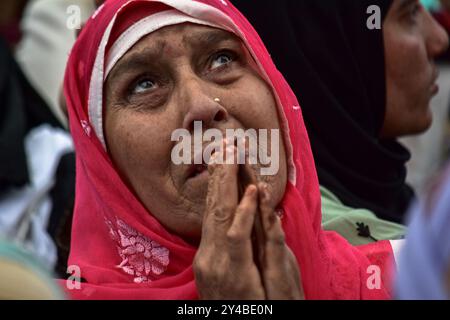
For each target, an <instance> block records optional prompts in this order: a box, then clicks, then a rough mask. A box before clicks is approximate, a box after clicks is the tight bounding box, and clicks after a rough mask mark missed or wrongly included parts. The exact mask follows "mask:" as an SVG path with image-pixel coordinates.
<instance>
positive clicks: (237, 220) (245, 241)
mask: <svg viewBox="0 0 450 320" xmlns="http://www.w3.org/2000/svg"><path fill="white" fill-rule="evenodd" d="M257 200H258V189H257V188H256V186H255V185H250V186H248V187H247V189H246V191H245V193H244V196H243V198H242V200H241V202H240V203H239V206H238V207H237V209H236V213H235V216H234V220H233V223H232V225H231V227H230V229H229V230H228V233H227V236H228V238H229V239H230V240H231V244H232V245H233V246H234V247H238V246H248V245H250V247H249V248H250V249H251V235H252V229H253V224H254V221H255V216H256V210H257V207H258V201H257Z"/></svg>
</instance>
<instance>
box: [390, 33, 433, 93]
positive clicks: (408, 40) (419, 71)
mask: <svg viewBox="0 0 450 320" xmlns="http://www.w3.org/2000/svg"><path fill="white" fill-rule="evenodd" d="M385 47H386V48H385V53H386V54H385V57H386V77H387V82H388V84H389V83H391V85H393V86H394V87H395V88H396V91H397V92H404V93H407V94H408V95H409V97H411V96H414V95H417V94H421V93H424V92H426V86H427V85H428V79H429V77H430V73H431V68H430V63H429V61H428V56H427V52H426V48H425V43H424V41H423V39H422V38H421V37H419V36H418V35H414V34H402V33H400V31H398V32H397V33H394V32H393V33H392V35H390V36H387V37H386V39H385Z"/></svg>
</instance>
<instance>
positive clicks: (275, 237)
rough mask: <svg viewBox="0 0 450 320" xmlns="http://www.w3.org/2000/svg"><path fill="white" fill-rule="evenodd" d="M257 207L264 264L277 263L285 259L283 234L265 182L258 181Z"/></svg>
mask: <svg viewBox="0 0 450 320" xmlns="http://www.w3.org/2000/svg"><path fill="white" fill-rule="evenodd" d="M258 191H259V195H260V197H259V209H260V212H261V224H262V229H263V233H264V242H265V243H264V244H265V264H278V263H281V261H283V260H284V259H285V254H286V251H285V249H286V248H285V245H286V242H285V234H284V231H283V228H282V225H281V220H280V218H279V217H278V215H277V214H276V213H275V209H274V207H273V204H272V203H271V198H270V194H269V191H268V187H267V184H265V183H260V184H259V185H258Z"/></svg>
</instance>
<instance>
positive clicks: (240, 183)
mask: <svg viewBox="0 0 450 320" xmlns="http://www.w3.org/2000/svg"><path fill="white" fill-rule="evenodd" d="M105 92H106V116H105V133H106V141H107V146H108V151H109V153H110V155H111V158H112V159H113V162H114V163H115V165H116V166H117V169H118V170H119V172H120V173H121V174H122V177H123V179H124V180H125V181H126V182H127V183H128V184H129V186H130V187H131V188H132V190H134V192H135V193H136V195H137V197H138V198H139V199H140V200H141V201H142V203H143V204H144V205H145V206H146V207H147V209H148V210H149V211H150V212H151V213H152V214H153V215H154V216H155V217H156V218H157V219H158V220H159V221H160V222H161V223H162V224H163V225H164V226H165V227H166V228H168V229H170V230H172V231H173V232H174V233H176V234H178V235H180V236H182V237H184V238H185V239H186V240H188V241H192V242H194V243H198V244H199V250H198V252H197V255H196V257H195V260H194V263H193V268H194V274H195V277H196V282H197V288H198V291H199V295H200V297H201V298H202V299H226V298H229V299H301V298H303V291H302V288H301V285H300V283H301V282H300V273H299V269H298V265H297V261H296V259H295V257H294V255H293V254H292V252H291V250H290V249H289V248H288V247H287V245H286V243H285V241H284V232H283V229H282V227H281V221H280V218H279V217H278V215H277V214H276V213H275V212H276V206H277V204H278V203H279V202H280V201H281V199H282V197H283V195H284V191H285V187H286V183H287V168H286V167H287V166H286V152H285V148H284V143H283V141H282V140H281V139H282V138H281V137H282V134H280V140H279V141H277V143H278V144H279V145H280V149H279V153H280V154H279V159H280V169H279V171H278V173H277V174H276V175H274V176H260V175H259V173H260V170H259V168H260V166H259V165H252V166H251V165H249V164H246V165H238V164H236V162H234V164H220V163H217V161H215V162H213V163H210V164H209V165H208V166H207V170H206V171H204V172H203V173H201V174H200V175H198V176H197V177H195V178H191V179H189V178H188V177H189V169H190V167H191V166H188V165H175V164H173V162H172V161H171V151H172V149H173V147H174V146H175V144H176V143H177V142H172V141H171V139H170V138H171V134H172V132H173V131H174V130H175V129H179V128H184V129H187V130H191V131H192V130H193V122H194V121H202V123H203V127H204V130H205V129H207V128H216V129H219V130H221V131H222V132H224V130H225V129H236V128H241V129H244V130H245V129H249V128H253V129H279V121H278V114H277V108H276V103H275V99H274V96H273V94H272V91H271V89H270V88H269V87H268V85H267V84H266V83H265V82H264V81H263V80H262V79H261V78H260V76H259V75H258V73H257V72H256V71H255V67H254V63H253V60H252V59H251V57H250V56H249V53H248V51H247V49H246V48H245V47H244V46H243V45H242V43H241V41H240V40H239V39H237V38H236V37H235V36H233V35H231V34H230V33H228V32H225V31H222V30H218V29H214V28H211V27H205V26H199V25H192V24H182V25H176V26H170V27H166V28H163V29H160V30H158V31H156V32H154V33H152V34H150V35H148V36H146V37H145V38H143V39H142V40H140V41H139V42H138V43H137V44H136V45H135V46H134V47H133V48H132V49H130V50H129V52H127V54H126V55H125V56H124V57H122V59H121V60H120V61H119V62H118V63H117V64H116V65H115V67H114V68H113V70H112V71H111V74H110V75H109V76H108V79H107V81H106V84H105ZM217 98H218V99H217ZM219 143H221V144H222V150H227V154H228V155H229V156H232V157H234V156H236V152H237V151H236V148H235V146H234V141H231V142H230V141H226V140H224V141H219ZM215 156H216V159H217V158H218V154H217V153H216V154H215ZM240 171H242V172H244V173H243V174H239V172H240ZM243 177H246V178H245V179H244V178H243ZM245 190H247V191H246V192H244V191H245ZM241 193H243V195H242V194H241ZM230 270H231V271H232V272H230ZM219 288H220V290H219Z"/></svg>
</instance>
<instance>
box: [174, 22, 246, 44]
mask: <svg viewBox="0 0 450 320" xmlns="http://www.w3.org/2000/svg"><path fill="white" fill-rule="evenodd" d="M210 28H211V27H210ZM211 29H212V30H208V31H198V32H194V33H192V34H184V35H183V38H182V42H183V43H184V44H185V45H187V46H190V47H195V46H200V47H203V46H205V47H207V46H211V45H214V44H218V43H220V42H222V41H225V40H234V41H236V40H237V39H236V36H235V35H233V34H231V33H229V32H227V31H224V30H220V29H215V28H211Z"/></svg>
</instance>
